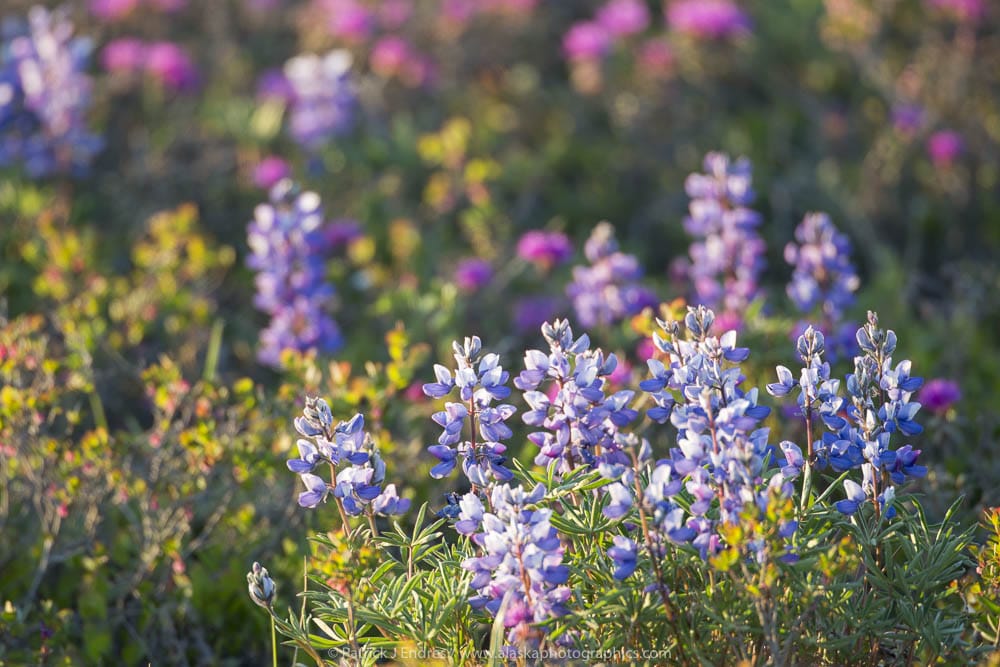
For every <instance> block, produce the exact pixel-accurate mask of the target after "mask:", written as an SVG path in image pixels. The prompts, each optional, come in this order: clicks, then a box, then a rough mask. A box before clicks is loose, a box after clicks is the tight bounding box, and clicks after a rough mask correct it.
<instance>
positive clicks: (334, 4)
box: [323, 0, 375, 42]
mask: <svg viewBox="0 0 1000 667" xmlns="http://www.w3.org/2000/svg"><path fill="white" fill-rule="evenodd" d="M323 7H324V9H325V10H326V14H327V16H328V17H329V23H328V25H329V28H330V33H331V34H332V35H333V36H334V37H341V38H343V39H346V40H348V41H352V42H360V41H362V40H365V39H367V38H368V36H369V35H370V34H371V32H372V30H373V29H374V27H375V16H374V15H373V14H372V12H371V10H370V9H368V8H367V7H365V6H364V5H363V4H361V3H360V2H357V0H324V1H323Z"/></svg>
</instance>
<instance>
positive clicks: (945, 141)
mask: <svg viewBox="0 0 1000 667" xmlns="http://www.w3.org/2000/svg"><path fill="white" fill-rule="evenodd" d="M962 148H963V142H962V135H960V134H959V133H958V132H955V131H954V130H941V131H940V132H935V133H934V134H932V135H931V136H930V137H929V138H928V139H927V154H928V155H930V157H931V162H933V163H934V166H935V167H948V166H951V164H952V163H954V162H955V160H956V159H957V158H958V156H959V155H961V154H962Z"/></svg>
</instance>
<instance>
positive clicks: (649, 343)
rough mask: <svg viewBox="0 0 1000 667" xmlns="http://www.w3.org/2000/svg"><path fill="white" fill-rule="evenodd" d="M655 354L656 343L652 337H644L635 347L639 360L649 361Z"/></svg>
mask: <svg viewBox="0 0 1000 667" xmlns="http://www.w3.org/2000/svg"><path fill="white" fill-rule="evenodd" d="M655 354H656V345H655V344H654V343H653V339H652V338H643V339H642V340H641V341H639V344H638V345H636V347H635V356H637V357H638V358H639V361H642V362H646V361H649V360H650V359H652V358H653V355H655Z"/></svg>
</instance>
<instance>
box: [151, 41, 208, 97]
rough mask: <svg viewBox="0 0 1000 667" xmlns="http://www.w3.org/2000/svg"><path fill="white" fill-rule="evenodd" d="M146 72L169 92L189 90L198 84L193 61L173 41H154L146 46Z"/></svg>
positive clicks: (196, 71)
mask: <svg viewBox="0 0 1000 667" xmlns="http://www.w3.org/2000/svg"><path fill="white" fill-rule="evenodd" d="M146 73H147V74H149V75H150V76H151V77H153V78H154V79H155V80H156V81H158V82H159V83H160V85H162V86H163V87H164V88H166V89H167V90H169V91H171V92H175V93H182V92H190V91H192V90H194V89H195V88H196V87H197V86H198V70H197V69H196V68H195V65H194V61H192V60H191V57H190V56H189V55H188V53H187V51H185V50H184V49H183V48H182V47H180V46H179V45H177V44H174V43H173V42H154V43H152V44H150V45H149V46H148V47H146Z"/></svg>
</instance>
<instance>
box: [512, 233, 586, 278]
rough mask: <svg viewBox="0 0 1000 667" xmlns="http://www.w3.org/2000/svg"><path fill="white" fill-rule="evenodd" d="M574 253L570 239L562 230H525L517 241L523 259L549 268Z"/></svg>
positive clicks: (519, 253) (519, 254)
mask: <svg viewBox="0 0 1000 667" xmlns="http://www.w3.org/2000/svg"><path fill="white" fill-rule="evenodd" d="M571 254H573V248H572V247H571V246H570V243H569V239H568V238H567V237H566V235H565V234H563V233H562V232H543V231H539V230H537V229H534V230H532V231H530V232H525V233H524V235H523V236H521V238H520V240H519V241H518V242H517V255H518V257H520V258H521V259H523V260H526V261H528V262H532V263H534V264H537V265H538V266H540V267H541V268H543V269H549V268H552V267H553V266H555V265H556V264H560V263H562V262H565V261H566V260H567V259H569V256H570V255H571Z"/></svg>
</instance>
